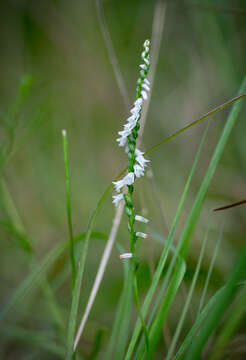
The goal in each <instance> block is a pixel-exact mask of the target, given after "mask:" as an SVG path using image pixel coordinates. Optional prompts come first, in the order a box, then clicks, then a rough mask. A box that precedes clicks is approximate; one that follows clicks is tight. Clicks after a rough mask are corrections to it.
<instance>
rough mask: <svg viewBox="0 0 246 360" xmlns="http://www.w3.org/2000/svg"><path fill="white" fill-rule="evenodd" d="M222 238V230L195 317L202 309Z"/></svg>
mask: <svg viewBox="0 0 246 360" xmlns="http://www.w3.org/2000/svg"><path fill="white" fill-rule="evenodd" d="M222 236H223V229H221V231H220V233H219V237H218V240H217V242H216V246H215V249H214V253H213V257H212V260H211V262H210V264H209V269H208V273H207V276H206V281H205V285H204V288H203V291H202V296H201V300H200V304H199V308H198V314H197V316H199V314H200V313H201V311H202V308H203V304H204V300H205V297H206V294H207V289H208V284H209V280H210V277H211V274H212V271H213V268H214V263H215V259H216V257H217V254H218V250H219V247H220V242H221V239H222Z"/></svg>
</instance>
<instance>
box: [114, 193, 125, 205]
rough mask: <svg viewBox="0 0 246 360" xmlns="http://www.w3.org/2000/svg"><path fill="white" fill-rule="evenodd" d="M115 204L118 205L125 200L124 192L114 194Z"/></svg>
mask: <svg viewBox="0 0 246 360" xmlns="http://www.w3.org/2000/svg"><path fill="white" fill-rule="evenodd" d="M113 199H114V200H113V204H115V206H117V205H118V204H119V203H120V202H121V201H122V200H124V196H123V194H118V195H113Z"/></svg>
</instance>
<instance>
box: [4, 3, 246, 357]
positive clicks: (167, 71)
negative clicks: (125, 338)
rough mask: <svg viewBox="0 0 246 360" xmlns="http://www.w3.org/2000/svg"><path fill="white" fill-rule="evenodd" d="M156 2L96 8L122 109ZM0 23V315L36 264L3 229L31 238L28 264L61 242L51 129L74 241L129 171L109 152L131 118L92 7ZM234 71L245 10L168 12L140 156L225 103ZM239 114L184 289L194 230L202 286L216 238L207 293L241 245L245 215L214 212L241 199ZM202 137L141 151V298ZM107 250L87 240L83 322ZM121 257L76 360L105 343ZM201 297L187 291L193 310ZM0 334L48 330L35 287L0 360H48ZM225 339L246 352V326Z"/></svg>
mask: <svg viewBox="0 0 246 360" xmlns="http://www.w3.org/2000/svg"><path fill="white" fill-rule="evenodd" d="M155 5H156V2H155V1H147V0H141V1H140V0H134V1H132V0H131V1H130V0H124V1H120V0H114V1H111V0H105V1H103V8H104V13H105V19H106V22H107V25H108V30H109V32H110V36H111V38H112V42H113V46H114V49H115V53H116V56H117V59H118V62H119V65H120V69H121V72H122V75H123V78H124V80H125V84H126V88H127V91H128V94H129V98H130V101H131V102H133V101H134V98H135V88H136V80H137V77H138V65H139V63H140V54H141V50H142V43H143V41H144V40H145V39H146V38H150V37H151V32H152V22H153V14H154V8H155ZM0 18H1V21H0V48H1V56H0V78H1V82H0V142H1V145H0V150H1V158H0V161H1V163H0V164H1V168H0V170H1V198H0V200H1V203H0V221H1V222H0V225H1V226H0V235H1V252H0V268H1V271H0V281H1V292H0V306H1V307H4V306H5V304H6V303H7V302H8V299H9V297H10V295H11V294H12V293H13V291H14V289H15V288H16V287H17V286H18V285H19V283H20V282H21V281H22V280H23V279H24V278H25V277H26V276H27V275H28V273H29V271H30V264H31V263H32V261H33V259H32V257H31V258H30V256H29V255H28V254H27V252H25V251H24V250H23V248H22V247H21V246H20V241H19V240H18V238H17V236H16V234H14V233H13V231H11V229H12V228H11V226H17V227H18V224H19V226H20V228H19V230H23V231H24V233H25V234H27V235H28V238H29V239H30V241H31V243H32V246H33V249H34V253H35V257H36V258H37V259H42V258H43V256H44V255H45V254H46V253H47V252H48V251H49V250H50V249H52V247H54V245H55V244H58V243H59V242H61V241H63V240H65V239H67V238H68V228H67V218H66V202H65V180H64V163H63V151H62V138H61V130H62V129H66V130H67V133H68V144H69V161H70V162H69V166H70V175H71V193H72V219H73V227H74V233H75V234H78V233H81V232H83V231H85V230H86V228H87V224H88V221H89V217H90V215H91V213H92V211H93V209H94V208H95V206H96V204H97V201H98V199H99V198H100V196H101V195H102V193H103V191H104V190H105V188H106V187H107V185H108V184H110V182H111V181H112V179H113V178H114V177H116V176H117V175H118V174H119V172H120V171H121V170H122V169H123V168H124V167H125V165H126V155H125V153H124V151H122V149H121V148H119V147H118V146H117V143H116V137H117V131H119V130H120V128H121V126H122V125H123V124H124V122H125V119H126V118H127V117H128V113H126V111H125V108H124V102H123V99H122V97H121V94H120V92H119V89H118V87H117V83H116V81H115V77H114V73H113V71H112V67H111V63H110V59H109V56H108V53H107V50H106V46H105V43H104V40H103V36H102V33H101V31H100V26H99V21H98V16H97V11H96V5H95V1H90V0H80V1H77V0H72V1H69V2H68V1H63V0H53V1H51V0H42V1H25V0H12V1H11V0H8V1H2V2H1V3H0ZM245 64H246V4H245V1H237V0H234V1H229V0H227V1H226V0H223V1H219V0H218V1H209V0H207V1H206V0H203V1H198V0H197V1H196V2H192V1H168V2H167V8H166V17H165V24H164V30H163V34H162V42H161V47H160V55H159V59H158V63H157V69H156V74H155V82H154V85H153V91H152V98H151V103H150V107H149V112H148V116H147V123H146V127H145V131H144V137H143V146H142V149H144V150H146V149H148V148H150V147H151V146H153V145H155V144H156V143H158V142H160V141H161V140H162V139H164V138H165V137H167V136H168V135H169V134H171V133H172V132H174V131H176V130H178V129H179V128H181V127H183V126H184V125H185V124H186V123H188V122H191V121H194V120H196V119H198V118H199V117H200V116H201V115H202V114H204V113H206V112H208V111H209V110H211V109H212V108H214V107H216V106H217V105H219V104H222V103H223V102H225V101H227V100H229V99H231V98H232V97H234V96H236V95H237V92H238V89H239V86H240V83H241V81H242V79H243V77H244V75H245V73H246V66H245ZM23 84H25V86H24V87H23ZM28 87H30V91H28ZM25 91H27V94H26V95H25V93H24V92H25ZM129 110H130V109H129ZM228 112H229V110H228V109H227V110H224V111H222V112H220V113H218V114H216V115H215V116H213V117H212V118H211V119H210V120H207V121H206V123H208V122H210V127H209V134H208V137H207V140H206V145H205V150H204V151H203V153H202V156H201V159H200V161H199V166H198V170H197V172H196V175H195V178H194V180H193V183H192V189H191V191H190V193H189V198H188V201H187V202H186V204H185V211H184V212H183V216H182V220H181V224H180V229H181V228H182V225H183V224H184V223H185V220H186V218H187V215H188V211H189V209H190V208H191V206H192V201H193V199H194V197H195V195H196V192H197V190H198V187H199V185H200V183H201V180H202V178H203V175H204V172H205V171H206V169H207V166H208V163H209V160H210V157H211V154H212V152H213V149H214V146H215V145H216V142H217V140H218V137H219V135H220V132H221V130H222V128H223V125H224V123H225V119H226V116H227V114H228ZM245 114H246V106H245V105H244V106H243V109H242V111H241V114H240V118H239V119H238V121H237V124H236V127H235V128H234V130H233V133H232V135H231V137H230V141H229V143H228V145H227V147H226V150H225V152H224V154H223V159H222V161H221V162H220V165H219V167H218V169H217V172H216V174H215V176H214V179H213V182H212V185H211V186H210V190H209V193H208V196H207V198H206V203H205V206H204V210H203V213H202V216H201V219H200V222H199V226H198V228H197V231H196V234H195V236H194V239H193V242H192V246H191V249H190V251H189V267H188V271H187V274H186V283H187V286H188V285H189V282H190V278H191V276H192V274H193V271H194V267H195V264H196V261H197V257H198V253H199V249H200V245H201V241H202V239H203V236H204V233H205V231H206V229H207V228H208V227H210V228H211V231H210V235H209V242H208V247H207V249H206V256H205V260H204V263H203V266H202V271H201V274H200V278H199V286H201V288H202V286H203V285H204V278H205V274H206V272H207V270H208V264H209V261H210V260H211V257H212V255H213V252H214V248H215V243H216V239H217V237H218V234H219V233H220V231H221V229H222V228H223V238H222V241H221V245H220V250H219V254H218V257H217V259H216V264H215V269H214V273H213V276H212V280H211V282H210V287H209V293H210V294H212V293H213V292H214V291H215V290H216V289H217V287H218V286H220V285H222V283H223V280H224V278H225V276H226V274H228V271H230V268H231V266H232V264H233V261H234V260H235V256H236V254H237V253H238V252H239V251H240V248H241V246H242V244H243V243H244V241H245V219H246V207H245V206H241V207H237V208H235V209H231V210H227V211H224V212H221V213H213V212H212V211H211V210H212V209H213V208H214V207H218V206H222V205H225V204H229V203H231V202H236V201H239V200H242V199H244V198H245V197H246V192H245V183H246V179H245V170H246V157H245V146H246V145H245V133H246V122H245ZM205 127H206V124H205V123H204V124H200V125H198V126H196V127H194V128H192V129H190V130H188V131H187V132H186V133H184V134H183V135H181V136H179V137H177V138H176V139H175V140H173V141H171V142H170V143H168V144H166V145H165V146H163V147H162V148H160V149H159V150H158V151H156V152H154V153H152V154H151V156H150V157H149V158H150V160H151V167H152V170H153V173H154V184H153V182H152V181H150V180H149V179H148V178H147V177H146V178H145V179H141V180H139V181H138V187H137V191H136V196H135V198H136V200H135V201H136V208H137V209H138V212H141V213H145V214H146V216H147V217H149V218H150V220H151V221H150V229H149V231H150V233H151V234H152V235H151V236H150V237H149V239H147V240H144V241H142V243H141V247H140V249H139V253H140V259H141V269H140V271H141V277H140V288H141V293H142V294H143V293H144V292H145V290H146V289H147V288H148V286H149V283H150V281H151V274H152V271H153V267H154V265H155V263H156V262H157V260H158V257H159V254H160V251H161V249H162V245H161V243H160V239H161V240H162V241H164V240H165V238H166V237H167V234H168V229H169V227H170V225H171V222H172V219H173V216H174V214H175V211H176V208H177V205H178V201H179V198H180V195H181V193H182V190H183V188H184V185H185V181H186V179H187V176H188V174H189V171H190V169H191V166H192V163H193V160H194V157H195V154H196V151H197V148H198V146H199V143H200V141H201V137H202V134H203V131H204V129H205ZM160 206H161V207H162V209H163V211H162V212H163V213H164V216H165V223H164V222H163V214H160ZM13 209H14V210H13ZM114 211H115V209H114V207H113V205H112V203H111V197H109V198H108V199H107V201H106V202H105V204H104V206H103V210H102V211H101V212H100V214H99V217H98V218H97V221H96V227H95V230H96V231H99V232H101V233H103V234H105V235H108V234H109V232H110V228H111V226H112V219H113V216H114ZM20 221H21V223H22V224H21V225H20ZM12 230H13V229H12ZM177 235H178V233H177ZM127 236H128V235H127V224H126V219H125V218H124V219H123V221H122V224H121V226H120V230H119V233H118V237H117V241H118V242H119V243H121V244H122V245H123V246H124V247H125V248H126V249H127V246H128V237H127ZM158 239H159V240H158ZM104 245H105V240H103V239H91V241H90V245H89V255H88V260H87V264H86V270H85V271H86V272H85V274H86V276H85V281H84V284H83V288H82V293H81V307H80V314H82V312H83V310H84V307H85V305H86V302H87V300H88V296H89V292H90V289H91V286H92V283H93V280H94V277H95V274H96V271H97V267H98V265H99V261H100V257H101V255H102V252H103V249H104ZM118 255H119V251H118V250H117V247H115V248H114V250H113V253H112V256H111V259H110V262H109V265H108V267H107V271H106V273H105V277H104V280H103V283H102V286H101V288H100V291H99V293H98V296H97V299H96V302H95V305H94V307H93V309H92V313H91V315H90V317H89V321H88V323H87V326H86V329H85V332H84V335H83V338H82V340H81V345H80V346H81V350H82V353H83V354H85V355H86V354H89V353H90V349H91V345H92V343H93V339H94V336H95V334H96V332H97V331H98V329H101V328H103V329H105V334H104V337H103V341H105V342H106V341H107V338H108V334H109V332H110V329H111V326H112V322H113V318H114V314H115V310H116V306H117V302H118V300H119V295H120V292H121V289H122V276H123V275H122V264H121V262H120V261H119V256H118ZM66 264H68V257H63V258H62V259H61V261H59V263H57V264H56V266H55V267H54V268H52V271H50V273H49V276H48V278H49V280H50V283H51V284H54V286H55V284H56V280H57V278H58V276H59V274H60V273H61V272H62V271H63V269H64V267H65V265H66ZM58 285H59V284H58ZM58 285H57V287H58V289H57V291H56V294H57V299H58V302H59V304H60V305H61V308H62V311H63V314H64V319H65V321H67V319H68V314H69V309H70V301H71V277H70V276H68V277H67V278H66V279H65V281H63V282H61V284H60V285H59V286H58ZM199 295H200V291H199V288H197V291H196V297H195V298H194V304H193V305H194V308H195V309H196V302H198V301H199ZM183 296H184V294H182V293H180V294H179V297H178V298H177V300H176V302H175V307H176V308H175V309H173V310H175V311H171V312H170V314H169V317H168V323H169V327H170V329H171V331H173V329H175V324H176V321H177V318H178V315H179V311H180V309H181V308H182V302H183ZM8 326H21V327H22V328H25V329H32V330H42V331H45V332H51V333H52V332H55V329H54V324H53V323H52V320H51V319H50V315H49V311H47V308H46V306H45V299H44V297H43V295H42V293H41V292H40V290H37V291H35V292H32V293H31V295H29V296H28V297H27V298H25V300H24V301H22V302H20V303H19V304H18V307H15V309H14V311H12V312H11V314H9V315H8V318H7V320H6V323H5V325H3V326H2V329H1V342H0V348H1V349H0V356H1V358H2V359H16V358H18V359H29V357H30V359H31V358H37V359H38V358H39V359H40V358H42V359H54V356H53V355H49V354H48V353H47V352H45V351H44V350H40V349H38V348H36V347H35V346H32V345H31V344H30V343H28V342H25V341H22V340H20V339H19V338H18V336H15V334H14V332H11V328H10V331H9V332H8V331H6V327H8ZM187 326H189V323H188V324H187ZM184 331H185V330H184ZM242 334H244V335H242ZM235 338H238V339H239V340H240V341H242V343H243V342H244V341H245V339H246V334H245V328H244V327H243V325H242V326H241V328H240V329H239V331H238V334H237V335H236V336H235ZM234 340H235V339H234ZM239 340H238V341H239ZM164 349H165V346H164V343H163V344H160V347H159V355H160V358H163V355H162V354H163V351H164ZM35 356H36V357H35ZM156 356H157V357H156V358H159V357H158V354H157V355H156ZM244 356H246V355H245V353H244ZM242 358H243V357H242Z"/></svg>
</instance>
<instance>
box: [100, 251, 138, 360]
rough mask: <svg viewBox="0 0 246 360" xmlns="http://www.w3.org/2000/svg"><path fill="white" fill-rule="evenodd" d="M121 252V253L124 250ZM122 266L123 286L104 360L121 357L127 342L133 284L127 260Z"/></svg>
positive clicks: (119, 359)
mask: <svg viewBox="0 0 246 360" xmlns="http://www.w3.org/2000/svg"><path fill="white" fill-rule="evenodd" d="M121 252H122V253H123V252H124V251H121ZM123 268H124V286H123V290H122V294H121V297H120V301H119V305H118V309H117V313H116V316H115V320H114V325H113V329H112V332H111V336H110V339H109V343H108V348H107V351H106V353H105V356H104V359H105V360H107V359H113V358H114V359H118V360H121V359H122V358H123V355H124V351H125V347H126V343H127V335H128V327H129V323H130V317H131V307H132V301H133V294H132V288H133V286H132V276H131V271H130V263H129V261H123Z"/></svg>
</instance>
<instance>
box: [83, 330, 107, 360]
mask: <svg viewBox="0 0 246 360" xmlns="http://www.w3.org/2000/svg"><path fill="white" fill-rule="evenodd" d="M104 332H105V330H104V329H99V330H98V331H97V333H96V335H95V339H94V342H93V346H92V349H91V353H90V355H89V356H88V357H87V360H95V359H97V357H98V354H99V352H100V350H101V347H102V343H103V335H104Z"/></svg>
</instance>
